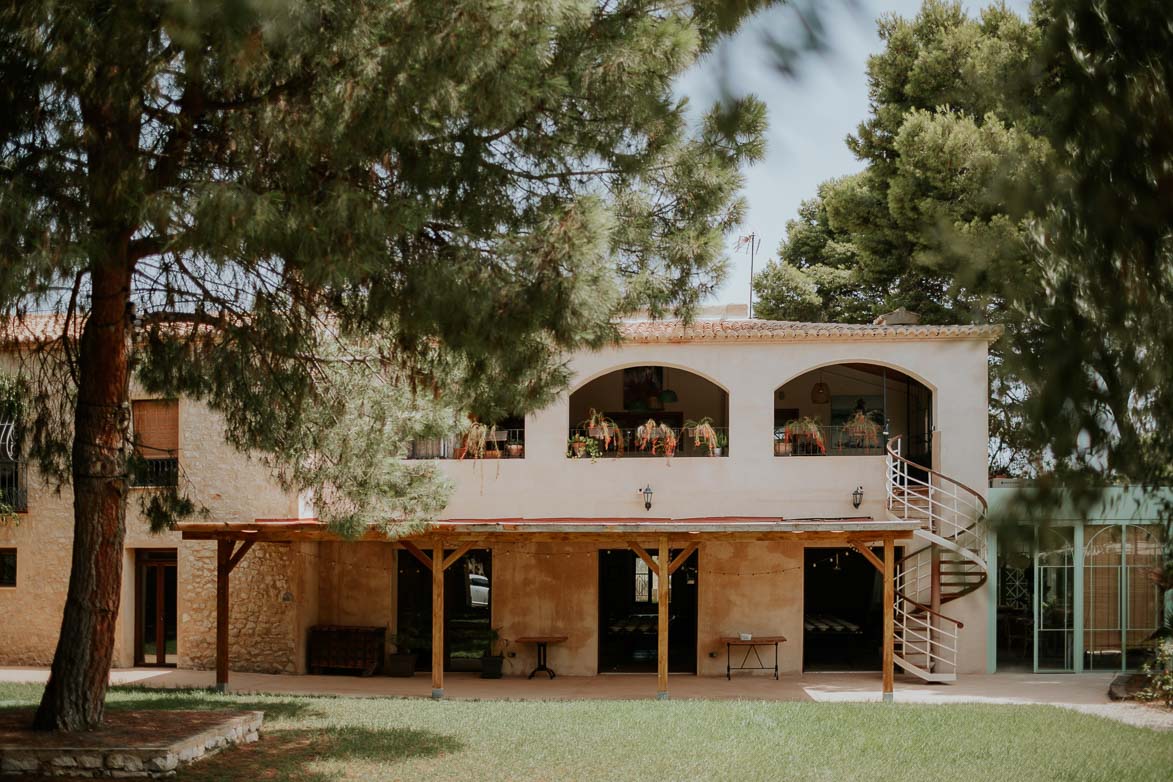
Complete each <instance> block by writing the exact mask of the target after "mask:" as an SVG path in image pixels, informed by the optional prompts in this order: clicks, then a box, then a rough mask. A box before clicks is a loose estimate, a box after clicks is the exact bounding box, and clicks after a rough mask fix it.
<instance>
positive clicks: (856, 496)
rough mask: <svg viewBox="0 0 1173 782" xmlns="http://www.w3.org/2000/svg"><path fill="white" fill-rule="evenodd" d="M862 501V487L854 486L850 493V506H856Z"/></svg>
mask: <svg viewBox="0 0 1173 782" xmlns="http://www.w3.org/2000/svg"><path fill="white" fill-rule="evenodd" d="M862 503H863V487H862V486H856V487H855V491H853V492H852V493H851V506H852V507H853V508H858V507H859V506H860V505H861V504H862Z"/></svg>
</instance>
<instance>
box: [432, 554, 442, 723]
mask: <svg viewBox="0 0 1173 782" xmlns="http://www.w3.org/2000/svg"><path fill="white" fill-rule="evenodd" d="M432 697H433V698H435V699H436V700H439V699H441V698H443V697H444V545H443V544H442V543H437V544H436V545H435V546H433V548H432Z"/></svg>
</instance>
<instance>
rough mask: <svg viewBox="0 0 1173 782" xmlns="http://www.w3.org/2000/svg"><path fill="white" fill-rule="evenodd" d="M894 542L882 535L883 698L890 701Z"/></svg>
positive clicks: (893, 672) (893, 645)
mask: <svg viewBox="0 0 1173 782" xmlns="http://www.w3.org/2000/svg"><path fill="white" fill-rule="evenodd" d="M895 655H896V544H895V542H894V541H893V540H892V536H891V535H885V536H884V684H883V699H884V702H885V703H891V701H892V690H893V689H894V684H895V676H896V663H895V659H894V658H895Z"/></svg>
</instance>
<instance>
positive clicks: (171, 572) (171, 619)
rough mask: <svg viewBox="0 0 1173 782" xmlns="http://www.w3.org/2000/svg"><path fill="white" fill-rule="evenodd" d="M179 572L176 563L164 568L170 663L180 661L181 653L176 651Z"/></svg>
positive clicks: (166, 631) (164, 608) (165, 628)
mask: <svg viewBox="0 0 1173 782" xmlns="http://www.w3.org/2000/svg"><path fill="white" fill-rule="evenodd" d="M177 573H178V568H176V567H175V566H174V565H170V566H167V567H164V568H163V617H162V619H163V641H164V643H165V644H166V645H167V646H166V650H167V651H166V658H165V659H166V662H167V664H168V665H177V664H178V663H179V655H178V654H177V653H176V651H177V648H178V646H177V643H178V631H179V621H178V620H179V616H178V614H179V612H178V610H177V606H178V601H177V595H176V593H177V591H178V590H177V583H176V582H177V579H176V576H177Z"/></svg>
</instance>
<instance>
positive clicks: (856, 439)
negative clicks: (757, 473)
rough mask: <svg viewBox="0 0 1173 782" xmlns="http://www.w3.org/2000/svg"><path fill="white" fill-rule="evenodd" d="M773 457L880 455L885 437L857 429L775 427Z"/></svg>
mask: <svg viewBox="0 0 1173 782" xmlns="http://www.w3.org/2000/svg"><path fill="white" fill-rule="evenodd" d="M774 455H775V456H883V455H884V436H883V433H882V432H880V431H879V430H878V429H877V430H876V431H875V432H873V431H871V430H870V429H867V428H863V427H859V426H850V425H848V426H821V425H820V426H817V427H812V426H809V425H808V426H805V427H803V428H802V429H795V428H791V429H787V428H786V427H778V428H777V429H775V430H774Z"/></svg>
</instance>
